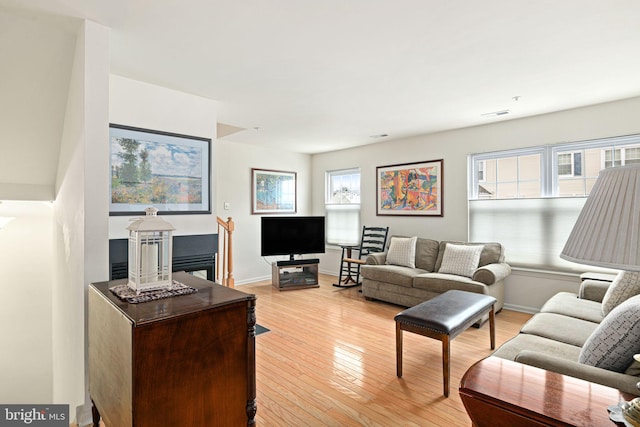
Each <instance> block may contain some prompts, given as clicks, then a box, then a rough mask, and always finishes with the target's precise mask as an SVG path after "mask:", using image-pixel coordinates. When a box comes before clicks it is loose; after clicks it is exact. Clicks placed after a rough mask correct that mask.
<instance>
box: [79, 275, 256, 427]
mask: <svg viewBox="0 0 640 427" xmlns="http://www.w3.org/2000/svg"><path fill="white" fill-rule="evenodd" d="M173 278H174V279H175V280H177V281H179V282H182V283H184V284H186V285H189V286H192V287H194V288H197V289H198V292H197V293H194V294H191V295H182V296H176V297H172V298H166V299H161V300H157V301H152V302H145V303H140V304H129V303H127V302H123V301H121V300H120V299H118V297H116V296H115V295H113V294H112V293H111V291H109V287H111V286H114V285H117V284H123V283H126V279H123V280H115V281H111V282H101V283H95V284H92V285H91V286H90V287H89V393H90V395H91V399H92V401H93V404H94V425H96V426H97V425H98V421H99V419H100V417H102V419H103V420H104V422H105V424H106V426H107V427H127V426H135V427H147V426H148V427H151V426H153V427H157V426H167V427H170V426H241V425H253V424H254V417H255V413H256V401H255V398H256V379H255V329H254V326H255V296H254V295H250V294H246V293H243V292H240V291H237V290H235V289H229V288H226V287H223V286H220V285H217V284H215V283H212V282H209V281H207V280H203V279H199V278H196V277H193V276H191V275H189V274H187V273H184V272H180V273H175V274H174V275H173Z"/></svg>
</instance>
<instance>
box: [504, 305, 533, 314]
mask: <svg viewBox="0 0 640 427" xmlns="http://www.w3.org/2000/svg"><path fill="white" fill-rule="evenodd" d="M502 308H504V309H507V310H513V311H519V312H522V313H529V314H536V313H537V312H538V311H540V310H539V309H537V308H533V307H525V306H522V305H514V304H504V305H503V306H502Z"/></svg>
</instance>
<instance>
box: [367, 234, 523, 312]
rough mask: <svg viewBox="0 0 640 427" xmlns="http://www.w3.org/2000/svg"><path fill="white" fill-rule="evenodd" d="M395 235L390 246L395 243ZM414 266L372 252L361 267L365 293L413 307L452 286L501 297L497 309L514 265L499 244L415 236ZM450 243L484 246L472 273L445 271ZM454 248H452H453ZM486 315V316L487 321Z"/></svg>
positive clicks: (502, 298)
mask: <svg viewBox="0 0 640 427" xmlns="http://www.w3.org/2000/svg"><path fill="white" fill-rule="evenodd" d="M394 238H403V237H401V236H392V237H391V238H390V239H389V246H390V247H391V246H392V245H393V243H394ZM415 239H416V242H415V258H414V263H413V264H414V266H413V267H412V266H407V265H395V264H390V263H389V260H388V258H387V255H388V254H389V251H390V247H388V248H387V251H385V252H384V253H376V254H371V255H369V256H368V257H367V260H366V264H365V265H363V266H362V268H361V275H362V294H363V295H364V297H365V298H366V299H368V300H373V299H375V300H380V301H386V302H390V303H393V304H398V305H401V306H404V307H412V306H414V305H417V304H419V303H421V302H423V301H426V300H429V299H431V298H433V297H435V296H436V295H439V294H441V293H444V292H446V291H448V290H450V289H457V290H462V291H469V292H475V293H480V294H486V295H491V296H493V297H495V298H496V299H497V303H496V305H495V310H496V312H497V311H499V310H501V309H502V306H503V304H504V279H505V278H506V277H507V276H508V275H509V274H510V273H511V268H510V267H509V265H508V264H506V263H505V262H504V254H503V248H502V245H500V244H499V243H462V242H453V241H442V242H438V241H436V240H431V239H425V238H419V237H417V238H415ZM447 245H455V246H458V245H464V246H482V249H481V251H480V258H479V260H478V263H477V267H476V268H474V269H473V270H471V271H470V272H469V274H468V276H463V275H458V274H451V273H443V272H442V269H441V267H442V265H443V258H444V254H445V251H446V248H447ZM450 249H451V248H450ZM486 317H487V316H485V318H483V319H482V321H483V322H484V321H485V320H486Z"/></svg>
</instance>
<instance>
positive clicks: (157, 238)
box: [127, 208, 175, 294]
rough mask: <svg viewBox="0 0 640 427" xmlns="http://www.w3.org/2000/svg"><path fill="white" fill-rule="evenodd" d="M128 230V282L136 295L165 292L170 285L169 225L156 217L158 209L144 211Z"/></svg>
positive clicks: (170, 226) (171, 240) (171, 229)
mask: <svg viewBox="0 0 640 427" xmlns="http://www.w3.org/2000/svg"><path fill="white" fill-rule="evenodd" d="M145 212H146V216H144V217H142V218H136V219H135V220H133V222H132V223H131V225H129V227H127V230H129V282H128V286H129V287H130V288H131V289H133V290H134V291H135V292H136V294H139V293H140V292H145V291H152V290H158V289H168V288H170V287H171V285H172V277H171V261H172V248H173V230H175V228H173V226H172V225H171V224H169V223H168V222H167V221H165V220H164V219H162V218H160V217H159V216H158V209H156V208H147V209H145Z"/></svg>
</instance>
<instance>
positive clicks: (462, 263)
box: [438, 243, 482, 277]
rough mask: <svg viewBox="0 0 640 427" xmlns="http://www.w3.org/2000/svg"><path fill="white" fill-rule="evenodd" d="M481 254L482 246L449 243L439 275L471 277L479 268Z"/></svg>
mask: <svg viewBox="0 0 640 427" xmlns="http://www.w3.org/2000/svg"><path fill="white" fill-rule="evenodd" d="M480 252H482V246H479V245H454V244H453V243H449V244H448V245H445V247H444V255H443V256H442V263H441V264H440V268H439V269H438V273H443V274H455V275H456V276H464V277H471V276H473V272H474V271H475V269H476V268H478V261H480Z"/></svg>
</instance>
